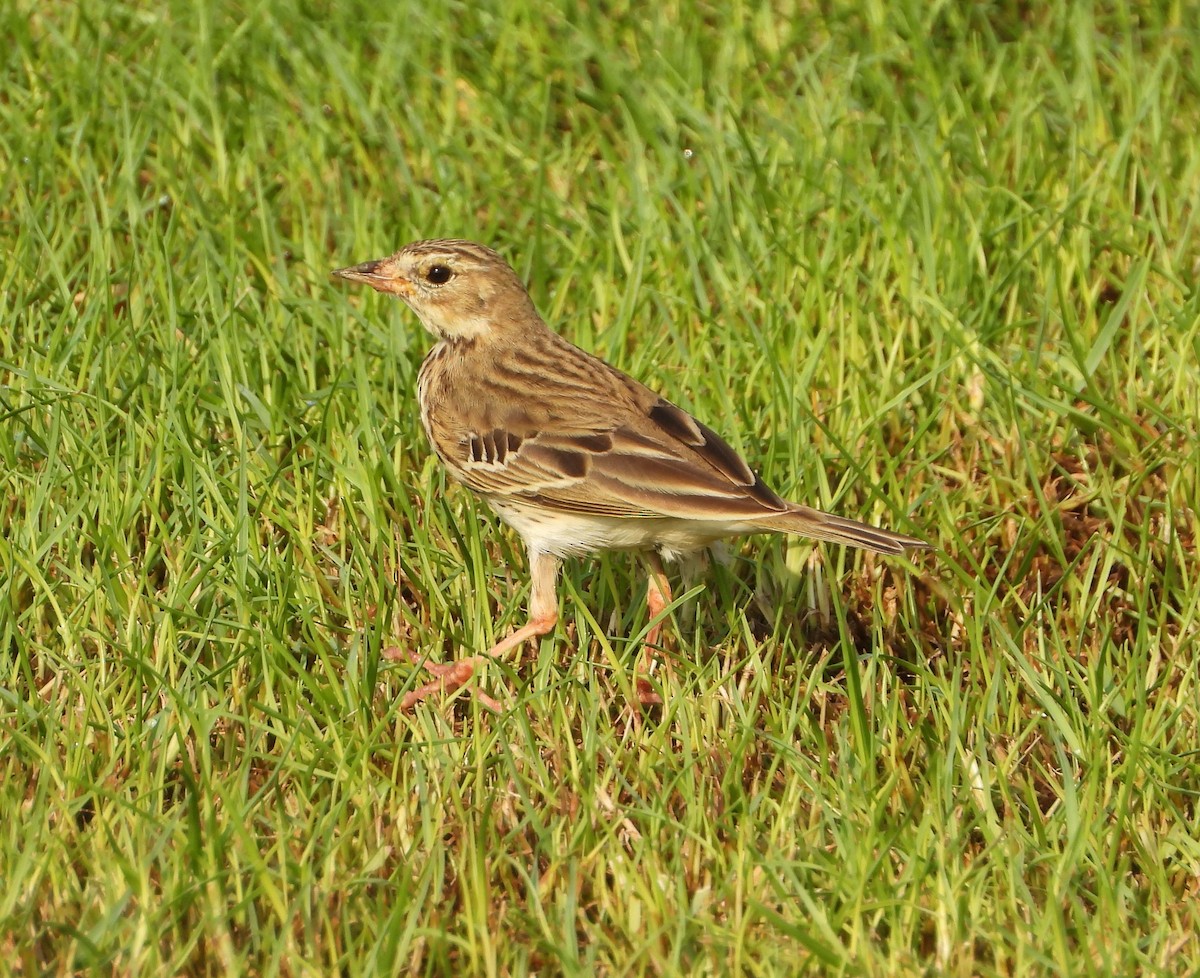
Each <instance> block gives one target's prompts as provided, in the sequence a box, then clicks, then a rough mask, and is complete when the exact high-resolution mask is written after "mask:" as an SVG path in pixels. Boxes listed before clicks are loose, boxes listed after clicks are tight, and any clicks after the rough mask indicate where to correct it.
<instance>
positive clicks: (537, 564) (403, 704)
mask: <svg viewBox="0 0 1200 978" xmlns="http://www.w3.org/2000/svg"><path fill="white" fill-rule="evenodd" d="M529 569H530V574H531V577H532V584H533V587H532V592H531V594H530V597H529V620H528V621H527V622H526V623H525V624H524V625H522V626H521V627H520V628H518V629H517V630H516V631H515V632H513V633H512V634H511V635H509V636H508V638H504V639H501V640H500V641H499V642H497V643H496V644H495V645H493V646H492V647H491V648H490V649H488V650H487V651H486V652H482V653H480V654H479V655H473V656H470V657H469V658H466V659H459V660H458V661H457V662H447V663H433V662H426V663H425V668H426V669H428V670H429V671H430V672H432V673H433V674H434V675H435V676H437V677H438V678H437V679H435V680H434V681H433V682H429V683H426V684H425V685H424V686H420V687H418V688H417V689H414V690H412V691H411V692H409V693H407V694H405V696H404V699H403V700H401V701H400V709H402V710H409V709H412V707H413V706H415V705H416V704H417V703H419V702H421V700H423V699H425V698H426V697H428V696H431V695H433V694H434V693H452V692H454V690H456V689H458V688H459V687H460V686H462V685H463V684H464V683H466V682H467V680H469V679H470V678H471V676H472V675H474V673H475V667H476V666H477V665H480V664H482V663H484V662H487V661H488V660H489V659H498V658H500V657H501V656H504V655H506V654H507V653H509V652H511V651H512V650H513V649H516V648H520V647H521V645H522V643H524V642H526V641H527V640H529V639H531V638H537V637H539V636H541V635H546V634H548V633H549V632H551V631H553V630H554V626H555V624H556V623H557V622H558V589H557V587H556V585H557V581H558V558H557V557H555V556H554V555H553V554H544V553H531V554H530V555H529ZM389 651H391V650H389ZM385 654H386V653H385ZM410 658H412V659H413V660H414V661H416V662H420V657H419V656H416V655H410ZM475 695H476V696H477V697H479V701H480V702H481V703H483V705H484V706H486V707H488V708H489V709H491V710H495V711H497V712H499V711H500V709H501V707H500V704H499V703H497V702H496V701H495V700H494V699H492V698H491V697H490V696H488V695H486V694H485V693H481V692H479V691H478V690H476V691H475Z"/></svg>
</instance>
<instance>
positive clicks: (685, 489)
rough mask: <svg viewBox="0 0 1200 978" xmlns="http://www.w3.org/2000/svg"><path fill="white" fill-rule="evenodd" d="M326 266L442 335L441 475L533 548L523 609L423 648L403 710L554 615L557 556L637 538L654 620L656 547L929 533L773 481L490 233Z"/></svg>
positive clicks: (666, 591) (425, 384)
mask: <svg viewBox="0 0 1200 978" xmlns="http://www.w3.org/2000/svg"><path fill="white" fill-rule="evenodd" d="M334 274H335V275H339V276H340V277H342V278H344V279H347V280H349V281H351V282H362V283H364V284H366V285H369V286H371V287H372V288H374V289H376V290H377V291H379V292H387V293H390V294H392V295H396V296H399V297H400V298H401V299H403V300H404V301H405V302H406V303H407V304H408V306H409V308H410V309H412V311H413V312H414V313H416V314H417V318H418V319H420V320H421V323H422V325H424V327H425V328H426V329H427V330H429V332H430V333H432V334H433V335H434V336H435V337H436V338H437V341H438V342H437V343H436V344H435V345H434V347H433V349H432V350H431V351H430V352H429V355H428V356H427V357H426V358H425V362H424V363H423V364H422V365H421V372H420V375H419V377H418V380H417V401H418V402H419V404H420V407H421V423H422V424H423V425H424V427H425V433H426V434H427V435H428V436H429V441H430V443H431V444H432V445H433V450H434V451H435V452H436V453H437V455H438V458H440V459H441V460H442V462H443V463H444V464H445V465H446V467H447V468H448V469H449V470H450V474H451V475H453V476H454V477H455V478H456V479H457V480H458V481H459V482H463V483H465V484H466V485H467V486H469V487H470V488H471V489H473V490H474V491H475V492H477V493H479V495H481V496H483V498H484V499H486V500H487V502H488V504H489V505H490V506H491V507H492V509H494V510H495V511H496V513H497V514H498V515H499V516H500V518H501V519H502V520H503V521H504V522H505V523H507V524H508V525H509V526H511V527H512V528H513V529H514V530H516V532H517V533H518V535H519V536H520V537H521V540H522V541H523V542H524V544H525V548H526V550H527V551H528V553H529V567H530V573H531V575H532V585H533V586H532V593H531V596H530V600H529V620H528V621H527V622H526V624H525V625H523V626H522V627H521V628H518V629H517V630H516V631H515V632H513V633H512V634H511V635H509V636H508V637H507V638H505V639H502V640H501V641H499V642H497V643H496V644H495V645H493V646H492V647H491V648H490V649H488V650H487V651H486V652H484V653H482V654H481V655H474V656H470V657H468V658H465V659H461V660H459V661H457V662H453V663H449V664H445V665H433V664H429V663H427V668H429V670H430V671H431V672H432V673H433V674H434V675H435V677H436V678H435V679H434V680H433V681H432V682H429V683H426V684H425V685H424V686H421V687H420V688H418V689H415V690H413V691H412V692H410V693H408V695H407V696H405V697H404V700H403V702H402V707H403V708H404V709H408V708H410V707H412V706H413V705H414V704H415V703H418V702H419V701H421V700H423V699H425V698H426V697H428V696H430V695H431V694H433V693H437V692H440V691H451V690H454V689H457V688H458V687H460V686H462V685H463V684H464V683H466V682H467V681H468V680H469V679H470V678H471V675H472V673H473V672H474V669H475V666H477V665H478V664H480V663H481V662H483V661H485V660H486V659H490V658H496V657H499V656H502V655H504V654H505V653H507V652H509V651H511V650H512V649H515V648H518V647H519V646H520V645H521V644H522V643H523V642H525V641H527V640H528V639H532V638H535V637H537V636H541V635H546V634H548V633H549V632H550V631H551V630H553V628H554V626H555V623H556V622H557V621H558V595H557V580H558V566H559V561H560V560H561V559H562V558H563V557H568V556H575V555H579V554H589V553H594V552H596V551H600V550H633V551H639V552H642V553H644V554H645V556H646V562H647V564H648V567H649V572H650V579H649V591H648V602H647V603H648V605H649V613H650V616H651V618H652V619H655V618H658V617H659V616H660V615H661V614H662V612H663V609H664V608H666V607H667V605H668V604H669V603H670V601H671V587H670V584H669V583H668V581H667V576H666V574H665V572H664V571H663V563H662V558H664V557H665V558H668V559H670V558H673V557H676V556H678V555H681V554H688V553H692V552H694V551H697V550H700V549H702V548H704V547H707V546H708V545H709V544H712V543H714V542H715V541H717V540H720V539H721V538H722V537H729V536H734V535H737V534H743V533H759V532H766V531H772V532H782V533H797V534H800V535H801V536H806V537H811V538H812V539H815V540H825V541H828V542H831V543H841V544H846V545H848V546H851V547H861V548H863V549H865V550H873V551H875V552H877V553H882V554H899V553H903V552H904V551H905V550H906V549H908V548H910V547H921V546H924V545H925V544H924V543H923V542H922V541H921V540H918V539H917V538H915V537H910V536H904V535H903V534H900V533H893V532H891V531H890V530H881V529H878V528H876V527H873V526H867V525H866V524H863V523H858V522H855V521H854V520H848V519H842V518H841V517H840V516H832V515H830V514H829V513H822V512H820V511H819V510H816V509H810V508H809V507H807V506H801V505H799V504H797V503H792V502H788V501H787V500H785V499H783V498H781V497H780V496H778V495H776V494H775V493H774V492H772V491H771V490H770V489H769V488H767V486H765V485H764V484H763V482H762V480H761V479H760V478H759V477H758V476H757V475H756V474H755V473H754V472H753V471H752V470H751V468H750V467H749V466H748V465H747V464H746V463H745V462H744V461H742V459H741V458H740V457H739V456H738V454H737V452H735V451H734V450H733V449H732V448H730V447H729V445H727V444H726V443H725V442H724V441H722V439H721V438H720V437H719V436H718V435H717V434H716V433H715V432H713V431H712V430H711V429H709V428H707V427H706V426H705V425H703V424H701V423H700V422H699V421H697V420H696V419H695V418H693V417H692V416H691V415H690V414H688V413H687V412H686V411H684V410H683V409H682V408H679V407H676V406H675V405H674V404H672V403H671V402H670V401H667V400H665V399H664V398H662V397H660V396H659V395H658V394H656V393H654V391H652V390H650V389H649V388H648V387H645V386H644V385H642V384H640V383H638V381H636V380H634V379H633V378H632V377H629V376H627V375H625V374H623V373H622V372H621V371H619V370H617V369H616V368H615V367H611V366H609V365H608V364H607V363H605V362H604V361H603V360H600V359H598V358H596V357H594V356H592V355H591V354H589V353H585V352H584V351H583V350H581V349H579V348H578V347H576V346H573V345H572V344H571V343H568V342H567V341H566V340H565V339H563V338H562V337H561V336H559V335H558V334H557V333H555V332H553V331H552V330H550V328H549V327H548V326H546V324H545V323H544V322H543V321H542V318H541V316H539V315H538V313H537V310H536V309H535V308H534V306H533V301H532V300H531V299H530V298H529V293H528V292H527V291H526V290H525V286H524V285H523V284H522V283H521V280H520V279H519V278H517V275H516V273H515V272H514V271H513V270H512V268H510V267H509V265H508V263H507V262H506V261H505V260H504V259H503V258H501V257H500V256H499V255H498V254H496V252H494V251H492V250H491V249H490V248H485V247H484V246H483V245H478V244H473V243H471V242H469V241H457V240H437V241H418V242H415V243H414V244H410V245H408V246H406V247H404V248H401V249H400V250H399V251H397V252H396V253H395V254H394V255H392V256H391V257H389V258H382V259H379V260H377V261H368V262H363V263H362V264H361V265H354V266H352V267H350V268H340V269H337V271H335V273H334ZM660 628H661V622H657V621H656V622H655V624H654V625H653V627H652V628H650V629H649V631H648V633H647V635H646V654H645V656H644V657H643V662H644V664H645V667H646V668H645V669H641V670H640V671H641V672H643V673H644V672H646V671H647V670H648V667H649V666H650V664H651V663H652V659H651V658H650V656H651V654H652V653H651V651H650V650H651V648H652V647H653V646H654V645H655V644H656V643H657V641H658V636H659V630H660ZM412 657H413V658H414V659H415V660H416V661H420V658H419V657H417V656H415V655H414V656H412ZM636 686H637V695H638V699H639V700H640V701H641V702H642V703H658V702H661V698H660V697H659V695H658V694H657V693H656V692H655V691H654V687H653V685H652V684H651V682H650V681H649V680H648V679H646V678H644V677H643V676H641V675H639V677H638V679H637V684H636ZM483 701H484V702H486V703H489V704H493V705H494V703H493V701H491V700H489V699H487V698H483Z"/></svg>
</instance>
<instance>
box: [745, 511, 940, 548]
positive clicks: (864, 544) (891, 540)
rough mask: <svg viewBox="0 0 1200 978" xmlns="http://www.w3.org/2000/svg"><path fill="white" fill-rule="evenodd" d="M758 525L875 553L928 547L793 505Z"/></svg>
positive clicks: (879, 530) (915, 540)
mask: <svg viewBox="0 0 1200 978" xmlns="http://www.w3.org/2000/svg"><path fill="white" fill-rule="evenodd" d="M760 525H761V526H762V527H763V528H764V529H769V530H780V531H782V532H785V533H797V534H799V535H800V536H805V537H811V538H812V539H814V540H825V541H827V542H829V543H841V544H845V545H846V546H848V547H859V548H861V549H863V550H873V551H874V552H875V553H878V554H902V553H904V551H905V550H909V549H912V548H916V547H928V546H929V544H927V543H926V542H925V541H924V540H919V539H917V538H916V537H908V536H905V535H904V534H903V533H893V532H892V531H891V530H881V529H880V528H879V527H877V526H870V525H868V524H866V523H859V522H858V521H857V520H847V519H843V518H842V517H841V516H834V515H833V514H831V513H822V512H821V511H820V510H819V509H810V508H809V507H808V506H796V507H795V508H793V509H791V510H789V511H788V512H787V513H784V514H783V515H781V516H773V517H771V518H770V519H765V520H763V521H762V523H761V524H760Z"/></svg>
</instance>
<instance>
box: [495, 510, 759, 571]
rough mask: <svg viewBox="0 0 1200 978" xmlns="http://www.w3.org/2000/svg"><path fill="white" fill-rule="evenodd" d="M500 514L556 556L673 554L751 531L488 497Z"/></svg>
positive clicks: (531, 545) (529, 543) (532, 544)
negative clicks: (624, 552) (632, 552)
mask: <svg viewBox="0 0 1200 978" xmlns="http://www.w3.org/2000/svg"><path fill="white" fill-rule="evenodd" d="M488 503H489V505H490V506H491V507H492V509H494V510H495V511H496V513H497V515H498V516H499V517H500V519H502V520H504V522H505V523H507V524H508V525H509V526H511V527H512V528H513V529H514V530H516V531H517V533H518V534H519V535H520V537H521V539H522V540H523V541H524V542H525V546H526V547H527V548H528V549H529V550H531V551H536V552H539V553H548V554H555V555H557V556H559V557H570V556H579V555H580V554H588V553H595V552H596V551H597V550H657V551H659V552H660V553H661V554H662V555H663V556H664V557H667V558H668V559H672V558H674V557H677V556H679V555H682V554H689V553H694V552H695V551H697V550H701V549H703V548H704V547H707V546H708V545H709V544H711V543H714V542H715V541H717V540H720V539H722V538H723V537H728V536H734V535H736V534H739V533H753V532H754V531H755V530H756V529H759V528H756V527H754V526H752V525H749V524H746V523H740V522H739V523H717V522H710V521H704V520H682V519H676V518H674V517H669V516H663V517H619V516H588V515H586V514H583V513H561V512H557V511H554V510H546V509H533V508H530V507H527V506H520V505H518V504H514V503H513V501H512V500H510V499H505V500H494V499H488Z"/></svg>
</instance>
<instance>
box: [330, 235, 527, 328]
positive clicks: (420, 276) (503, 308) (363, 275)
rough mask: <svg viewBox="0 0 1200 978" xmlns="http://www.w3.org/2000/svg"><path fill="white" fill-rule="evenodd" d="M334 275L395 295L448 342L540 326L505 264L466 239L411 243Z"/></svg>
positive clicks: (512, 273)
mask: <svg viewBox="0 0 1200 978" xmlns="http://www.w3.org/2000/svg"><path fill="white" fill-rule="evenodd" d="M333 274H334V275H337V276H339V277H340V278H344V279H346V280H347V281H350V282H362V283H363V284H365V285H369V286H371V288H373V289H375V290H376V291H378V292H388V293H391V294H392V295H397V296H399V297H400V298H401V299H403V300H404V301H405V302H406V303H407V304H408V306H409V308H410V309H412V311H413V312H415V313H416V314H417V318H418V319H420V320H421V324H422V325H423V326H424V327H425V328H426V329H427V330H429V332H431V333H432V334H433V335H434V336H437V337H439V338H440V339H443V340H446V341H448V342H451V343H454V342H459V341H463V340H481V339H482V340H487V339H491V338H494V337H497V336H500V335H503V334H506V333H511V332H512V331H514V330H516V331H520V330H528V329H534V328H538V327H540V328H545V327H544V324H543V323H542V321H541V319H540V318H539V316H538V314H537V311H536V310H535V309H534V307H533V302H532V301H531V300H530V298H529V293H528V292H526V291H525V286H524V285H523V284H522V283H521V280H520V279H519V278H517V274H516V272H514V271H513V270H512V268H511V267H510V266H509V264H508V262H506V261H505V260H504V259H503V258H501V257H500V256H499V255H498V254H496V252H494V251H492V249H491V248H485V247H484V246H483V245H479V244H474V243H472V242H470V241H458V240H452V239H440V240H432V241H416V242H414V243H413V244H410V245H405V246H404V247H403V248H401V249H400V250H399V251H397V252H396V253H395V254H394V255H391V256H390V257H388V258H379V259H376V260H375V261H368V262H363V263H362V264H361V265H351V266H350V267H349V268H339V269H336V270H335V271H334V273H333Z"/></svg>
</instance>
